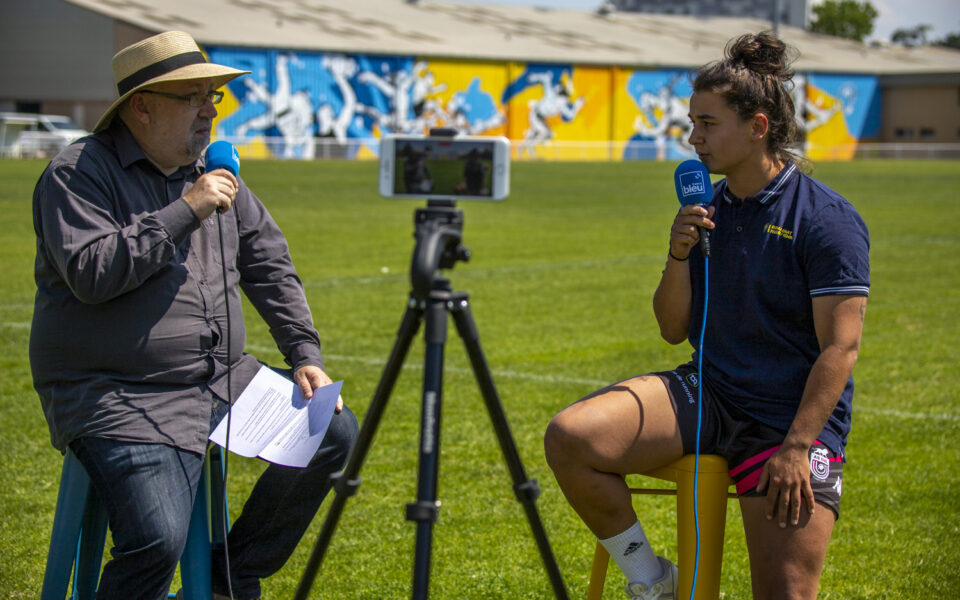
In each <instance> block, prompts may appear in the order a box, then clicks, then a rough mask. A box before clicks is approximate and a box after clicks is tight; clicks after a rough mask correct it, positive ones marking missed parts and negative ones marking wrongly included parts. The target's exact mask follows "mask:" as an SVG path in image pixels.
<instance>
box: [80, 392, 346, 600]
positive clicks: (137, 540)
mask: <svg viewBox="0 0 960 600" xmlns="http://www.w3.org/2000/svg"><path fill="white" fill-rule="evenodd" d="M225 411H226V405H223V404H221V405H219V406H218V410H215V411H214V412H215V414H214V415H213V418H212V419H211V420H212V421H219V417H220V416H222V413H225ZM357 430H358V427H357V420H356V417H354V415H353V413H352V412H350V410H349V409H348V408H346V407H344V409H343V412H341V413H340V414H335V415H334V416H333V419H332V420H331V421H330V427H329V429H328V430H327V435H326V437H324V439H323V443H322V444H321V445H320V448H319V449H318V450H317V452H316V454H315V455H314V457H313V459H311V461H310V464H309V465H308V466H307V467H306V468H303V469H298V468H293V467H284V466H280V465H274V464H271V465H270V466H268V467H267V469H266V470H265V471H264V472H263V474H262V475H261V476H260V479H259V480H258V481H257V483H256V485H255V486H254V488H253V491H252V492H251V494H250V497H249V498H248V500H247V502H246V503H245V504H244V506H243V510H242V511H241V513H240V516H239V517H237V519H236V521H235V522H234V523H233V526H232V527H231V529H230V533H229V535H228V536H227V545H228V547H229V558H230V570H231V572H232V584H233V594H234V597H235V598H237V599H238V600H241V599H247V598H257V597H259V596H260V579H261V578H263V577H267V576H269V575H271V574H273V573H275V572H276V571H278V570H279V569H280V567H282V566H283V564H284V563H285V562H286V561H287V559H288V558H289V557H290V555H291V554H292V553H293V551H294V549H295V548H296V546H297V543H299V541H300V538H301V537H302V536H303V534H304V532H305V531H306V530H307V527H308V526H309V525H310V522H311V521H312V520H313V517H314V515H316V513H317V510H319V508H320V504H321V502H323V499H324V497H325V496H326V495H327V492H329V491H330V475H331V474H333V473H335V472H336V471H338V470H340V469H341V468H342V467H343V465H344V463H345V462H346V458H347V454H348V453H349V451H350V448H351V446H352V445H353V442H354V440H355V439H356V437H357ZM70 448H71V449H72V450H73V452H74V454H76V455H77V458H78V459H79V460H80V462H81V463H82V464H83V466H84V468H85V469H86V470H87V473H88V474H89V475H90V480H91V482H92V484H93V486H94V488H95V489H96V490H97V493H98V494H99V495H100V498H101V499H103V502H104V505H105V506H106V509H107V514H108V516H109V520H110V532H111V534H112V536H113V544H114V547H113V549H112V550H111V555H112V560H110V561H109V562H108V563H107V564H106V566H104V568H103V573H102V574H101V576H100V586H99V589H98V590H97V599H98V600H111V599H123V600H130V599H133V598H142V599H144V600H160V599H161V598H166V597H167V593H168V591H169V589H170V582H171V580H172V579H173V575H174V572H175V571H176V568H177V563H178V562H179V561H180V555H181V554H182V552H183V547H184V545H185V544H186V539H187V529H188V527H189V524H190V514H191V511H192V508H193V501H194V497H195V496H196V493H197V486H198V483H199V481H200V477H201V474H202V470H203V460H204V457H203V456H202V455H199V454H195V453H193V452H187V451H185V450H178V449H176V448H173V447H171V446H165V445H162V444H137V443H130V442H123V441H117V440H111V439H105V438H78V439H76V440H74V441H73V442H71V443H70ZM228 485H229V483H228ZM224 566H225V561H224V558H223V549H222V548H219V549H215V550H214V556H213V590H214V591H215V592H218V593H221V594H226V593H227V580H226V576H225V568H224Z"/></svg>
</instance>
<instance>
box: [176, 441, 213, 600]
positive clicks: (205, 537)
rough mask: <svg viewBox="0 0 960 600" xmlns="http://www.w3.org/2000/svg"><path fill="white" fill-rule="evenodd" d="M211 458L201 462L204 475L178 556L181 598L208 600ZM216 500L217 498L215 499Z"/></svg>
mask: <svg viewBox="0 0 960 600" xmlns="http://www.w3.org/2000/svg"><path fill="white" fill-rule="evenodd" d="M210 477H211V474H210V461H209V460H206V461H204V464H203V476H202V477H200V484H199V485H198V486H197V497H196V498H194V500H193V512H192V513H191V515H190V528H189V529H188V530H187V543H186V546H184V548H183V554H182V555H181V556H180V581H181V583H183V598H184V600H209V598H210V596H211V592H210V563H211V557H210V510H209V507H210V501H211V497H210ZM214 501H216V499H214Z"/></svg>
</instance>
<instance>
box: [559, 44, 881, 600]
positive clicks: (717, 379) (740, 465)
mask: <svg viewBox="0 0 960 600" xmlns="http://www.w3.org/2000/svg"><path fill="white" fill-rule="evenodd" d="M791 77H792V72H791V71H790V69H789V67H788V60H787V47H786V46H785V45H784V44H783V43H782V42H781V41H780V40H778V39H777V38H776V37H774V36H773V35H771V34H769V33H760V34H757V35H752V34H751V35H744V36H742V37H740V38H738V39H736V40H733V41H731V43H729V44H728V45H727V48H726V52H725V58H724V59H723V60H721V61H719V62H716V63H712V64H709V65H706V66H705V67H703V68H701V69H700V70H699V71H698V72H697V75H696V78H695V80H694V83H693V96H692V97H691V99H690V114H689V117H690V120H691V123H692V126H693V130H692V132H691V134H690V137H689V142H690V144H691V145H692V146H693V147H694V148H695V150H696V152H697V155H698V156H699V158H700V160H701V161H702V162H703V163H704V164H705V165H706V166H707V168H708V169H709V171H710V172H711V173H715V174H719V175H724V176H725V178H724V179H723V180H721V181H719V182H717V183H716V184H714V186H713V200H712V202H711V203H710V205H709V206H707V207H702V206H699V205H689V206H684V207H682V208H681V209H680V211H679V213H678V214H677V216H676V218H675V219H674V222H673V226H672V228H671V231H670V246H669V252H668V257H667V264H666V267H665V269H664V271H663V275H662V278H661V280H660V285H659V287H658V288H657V290H656V293H655V294H654V300H653V306H654V313H655V314H656V317H657V322H658V323H659V325H660V332H661V335H662V337H663V338H664V339H665V340H667V341H668V342H670V343H672V344H678V343H681V342H682V341H684V340H685V339H688V340H689V341H690V343H691V345H692V346H693V350H694V354H693V359H692V360H691V362H690V363H687V364H685V365H681V366H679V367H677V368H676V369H674V370H672V371H664V372H658V373H650V374H647V375H642V376H638V377H634V378H631V379H627V380H625V381H622V382H620V383H616V384H614V385H611V386H609V387H607V388H604V389H602V390H599V391H597V392H595V393H593V394H591V395H589V396H587V397H586V398H584V399H582V400H581V401H579V402H577V403H575V404H573V405H572V406H570V407H568V408H566V409H565V410H563V411H561V412H560V413H559V414H558V415H557V416H556V417H554V419H553V420H552V421H551V423H550V425H549V426H548V428H547V432H546V438H545V447H546V455H547V461H548V463H549V465H550V467H551V468H552V469H553V471H554V475H555V476H556V478H557V481H558V483H559V485H560V488H561V489H562V490H563V493H564V494H565V495H566V497H567V500H568V501H569V502H570V504H571V506H572V507H573V508H574V510H576V511H577V513H578V514H579V515H580V517H581V518H582V519H583V521H584V522H585V523H586V525H587V526H588V527H589V528H590V529H591V531H593V533H594V534H595V535H597V537H598V538H599V539H600V541H601V543H603V544H604V546H605V547H606V548H607V550H609V551H610V554H611V556H612V557H613V558H614V560H615V562H616V563H617V565H618V566H619V567H620V569H621V570H622V571H623V572H624V574H625V575H626V576H627V580H628V584H627V594H628V595H629V596H630V597H631V598H635V599H651V598H661V599H666V598H675V597H676V586H677V575H676V566H674V565H673V563H671V562H670V561H668V560H666V559H665V558H663V557H659V556H657V555H656V554H655V553H654V552H653V551H652V550H651V549H650V546H649V543H648V542H647V539H646V536H645V534H644V532H643V528H642V526H641V525H640V523H639V521H638V520H637V517H636V514H635V512H634V511H633V508H632V506H631V503H630V494H629V492H628V489H627V486H626V484H625V482H624V479H623V476H624V475H625V474H628V473H638V472H644V471H648V470H650V469H653V468H656V467H659V466H662V465H664V464H667V463H670V462H673V461H674V460H677V459H679V458H680V457H681V456H683V455H684V454H689V453H693V452H694V451H695V450H696V448H697V435H698V426H697V425H698V418H700V419H702V425H701V427H700V439H699V451H700V452H701V453H704V454H708V453H709V454H720V455H722V456H724V457H725V458H726V459H727V462H728V465H729V468H730V473H731V476H732V477H733V478H734V480H735V481H736V483H737V493H738V495H739V500H740V507H741V511H742V513H743V522H744V531H745V534H746V540H747V547H748V550H749V553H750V565H751V576H752V583H753V595H754V598H757V599H763V598H815V597H816V595H817V588H818V584H819V579H820V571H821V569H822V567H823V563H824V559H825V557H826V550H827V544H828V542H829V540H830V535H831V533H832V531H833V525H834V522H835V520H836V519H837V517H838V515H839V501H840V492H841V490H842V487H841V476H842V466H843V453H844V445H845V444H846V438H847V433H848V432H849V429H850V414H851V401H852V396H853V380H852V377H851V373H852V371H853V366H854V364H855V362H856V359H857V353H858V349H859V345H860V335H861V331H862V327H863V316H864V311H865V308H866V298H867V294H868V291H869V260H868V249H869V237H868V233H867V228H866V225H865V224H864V223H863V221H862V219H861V218H860V217H859V215H858V214H857V213H856V211H855V210H854V209H853V207H852V206H851V205H850V204H849V203H848V202H847V201H846V200H844V199H843V198H842V197H841V196H839V195H838V194H837V193H836V192H834V191H832V190H830V189H829V188H827V187H826V186H824V185H823V184H821V183H819V182H817V181H815V180H814V179H812V178H810V177H809V176H807V175H805V174H803V173H801V171H800V170H799V169H798V166H797V162H796V160H794V158H793V157H792V155H791V153H790V151H789V148H791V147H792V146H793V145H794V144H796V143H797V142H798V129H797V125H796V120H795V115H794V106H793V101H792V100H791V95H790V90H789V89H788V88H787V87H786V86H787V85H789V82H790V79H791ZM701 228H702V229H706V230H709V231H710V236H711V248H712V250H711V255H710V256H709V258H707V259H705V258H704V256H703V254H702V253H701V250H700V247H699V246H698V242H699V240H700V235H699V231H700V230H701ZM706 269H709V275H710V277H709V278H708V279H707V278H706V277H705V275H706V274H707V272H706V271H705V270H706ZM705 279H707V281H709V290H705V289H704V281H705ZM707 292H708V298H709V304H708V310H707V312H706V314H707V315H708V318H707V319H706V323H704V319H703V315H704V306H703V304H704V296H705V293H707ZM701 334H702V335H703V338H702V339H703V346H702V348H701V344H700V340H701ZM701 353H702V355H701ZM701 364H702V368H701V369H699V370H698V366H700V365H701ZM701 385H702V388H703V389H702V390H700V389H698V388H699V386H701ZM701 394H702V399H701V398H700V395H701ZM698 402H701V403H702V405H701V416H700V417H698V408H697V404H698Z"/></svg>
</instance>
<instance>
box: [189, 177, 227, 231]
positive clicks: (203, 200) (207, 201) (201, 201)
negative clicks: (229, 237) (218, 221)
mask: <svg viewBox="0 0 960 600" xmlns="http://www.w3.org/2000/svg"><path fill="white" fill-rule="evenodd" d="M238 189H239V184H238V183H237V178H236V177H234V176H233V173H231V172H230V171H227V170H226V169H217V170H215V171H211V172H209V173H204V174H203V175H201V176H200V177H199V178H198V179H197V181H196V183H194V184H193V187H191V188H190V191H189V192H187V193H186V194H184V195H183V199H184V200H185V201H186V203H187V204H189V205H190V208H192V209H193V212H194V213H195V214H196V215H197V218H198V219H200V220H201V221H202V220H204V219H206V218H207V217H209V216H210V215H211V214H212V213H213V211H215V210H217V209H220V212H225V211H228V210H230V206H231V205H232V204H233V199H234V198H236V197H237V190H238Z"/></svg>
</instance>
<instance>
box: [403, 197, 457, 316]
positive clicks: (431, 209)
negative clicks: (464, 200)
mask: <svg viewBox="0 0 960 600" xmlns="http://www.w3.org/2000/svg"><path fill="white" fill-rule="evenodd" d="M414 225H415V226H416V230H415V231H414V237H415V238H416V240H417V245H416V247H415V248H414V251H413V259H412V260H411V262H410V284H411V286H412V287H413V296H414V297H415V298H417V299H419V300H426V299H427V298H428V297H429V295H430V290H431V289H432V288H433V284H434V282H435V281H436V280H437V279H442V276H441V275H439V274H438V273H437V271H438V270H439V269H452V268H453V266H454V265H455V264H456V263H457V261H464V262H466V261H468V260H470V250H469V249H468V248H467V247H466V246H464V245H463V244H461V243H460V241H461V239H462V236H463V211H462V210H460V209H458V208H457V207H456V202H455V201H453V200H427V207H426V208H418V209H417V211H416V213H415V214H414Z"/></svg>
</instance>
